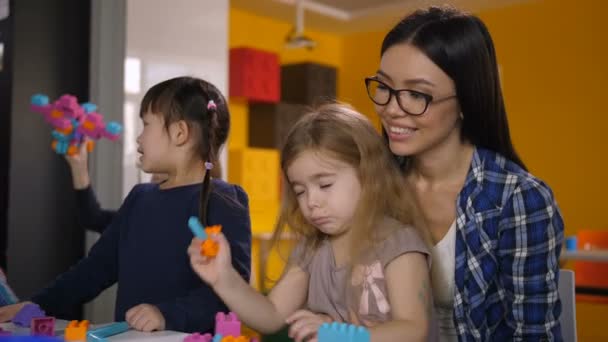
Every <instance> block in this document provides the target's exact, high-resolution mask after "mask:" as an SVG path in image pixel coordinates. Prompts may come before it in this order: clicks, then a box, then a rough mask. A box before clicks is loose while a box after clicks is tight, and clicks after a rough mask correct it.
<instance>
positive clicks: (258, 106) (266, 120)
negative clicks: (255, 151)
mask: <svg viewBox="0 0 608 342" xmlns="http://www.w3.org/2000/svg"><path fill="white" fill-rule="evenodd" d="M307 112H308V108H307V106H305V105H301V104H291V103H285V102H280V103H276V104H271V103H254V104H251V105H250V106H249V132H248V136H249V146H250V147H258V148H276V149H279V150H280V149H281V148H282V147H283V144H284V142H285V138H286V137H287V134H288V133H289V131H290V130H291V128H292V127H293V125H294V124H295V123H296V122H297V121H298V120H299V119H300V118H302V116H304V114H306V113H307Z"/></svg>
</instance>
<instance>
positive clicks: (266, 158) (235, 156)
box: [228, 148, 280, 202]
mask: <svg viewBox="0 0 608 342" xmlns="http://www.w3.org/2000/svg"><path fill="white" fill-rule="evenodd" d="M279 174H280V170H279V151H277V150H273V149H259V148H238V149H230V150H229V153H228V181H229V182H230V183H234V184H238V185H240V186H242V187H243V189H245V191H246V192H247V194H248V195H249V201H250V202H253V201H275V202H278V200H279V197H280V194H279Z"/></svg>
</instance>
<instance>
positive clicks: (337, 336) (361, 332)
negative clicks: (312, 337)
mask: <svg viewBox="0 0 608 342" xmlns="http://www.w3.org/2000/svg"><path fill="white" fill-rule="evenodd" d="M317 340H318V341H319V342H369V341H370V335H369V331H368V330H367V329H366V328H364V327H362V326H356V325H352V324H348V323H338V322H332V323H323V324H322V325H321V327H319V330H318V331H317Z"/></svg>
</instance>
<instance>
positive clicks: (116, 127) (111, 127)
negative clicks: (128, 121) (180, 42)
mask: <svg viewBox="0 0 608 342" xmlns="http://www.w3.org/2000/svg"><path fill="white" fill-rule="evenodd" d="M106 131H108V133H110V134H114V135H118V134H120V132H121V131H122V125H121V124H119V123H118V122H114V121H112V122H108V124H107V125H106Z"/></svg>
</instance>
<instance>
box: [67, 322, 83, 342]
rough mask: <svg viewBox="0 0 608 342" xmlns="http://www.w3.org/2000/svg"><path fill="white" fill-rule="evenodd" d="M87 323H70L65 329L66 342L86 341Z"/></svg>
mask: <svg viewBox="0 0 608 342" xmlns="http://www.w3.org/2000/svg"><path fill="white" fill-rule="evenodd" d="M88 329H89V321H87V320H84V321H80V322H79V321H71V322H70V323H68V326H67V327H66V328H65V336H64V338H65V340H66V341H86V338H87V330H88Z"/></svg>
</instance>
